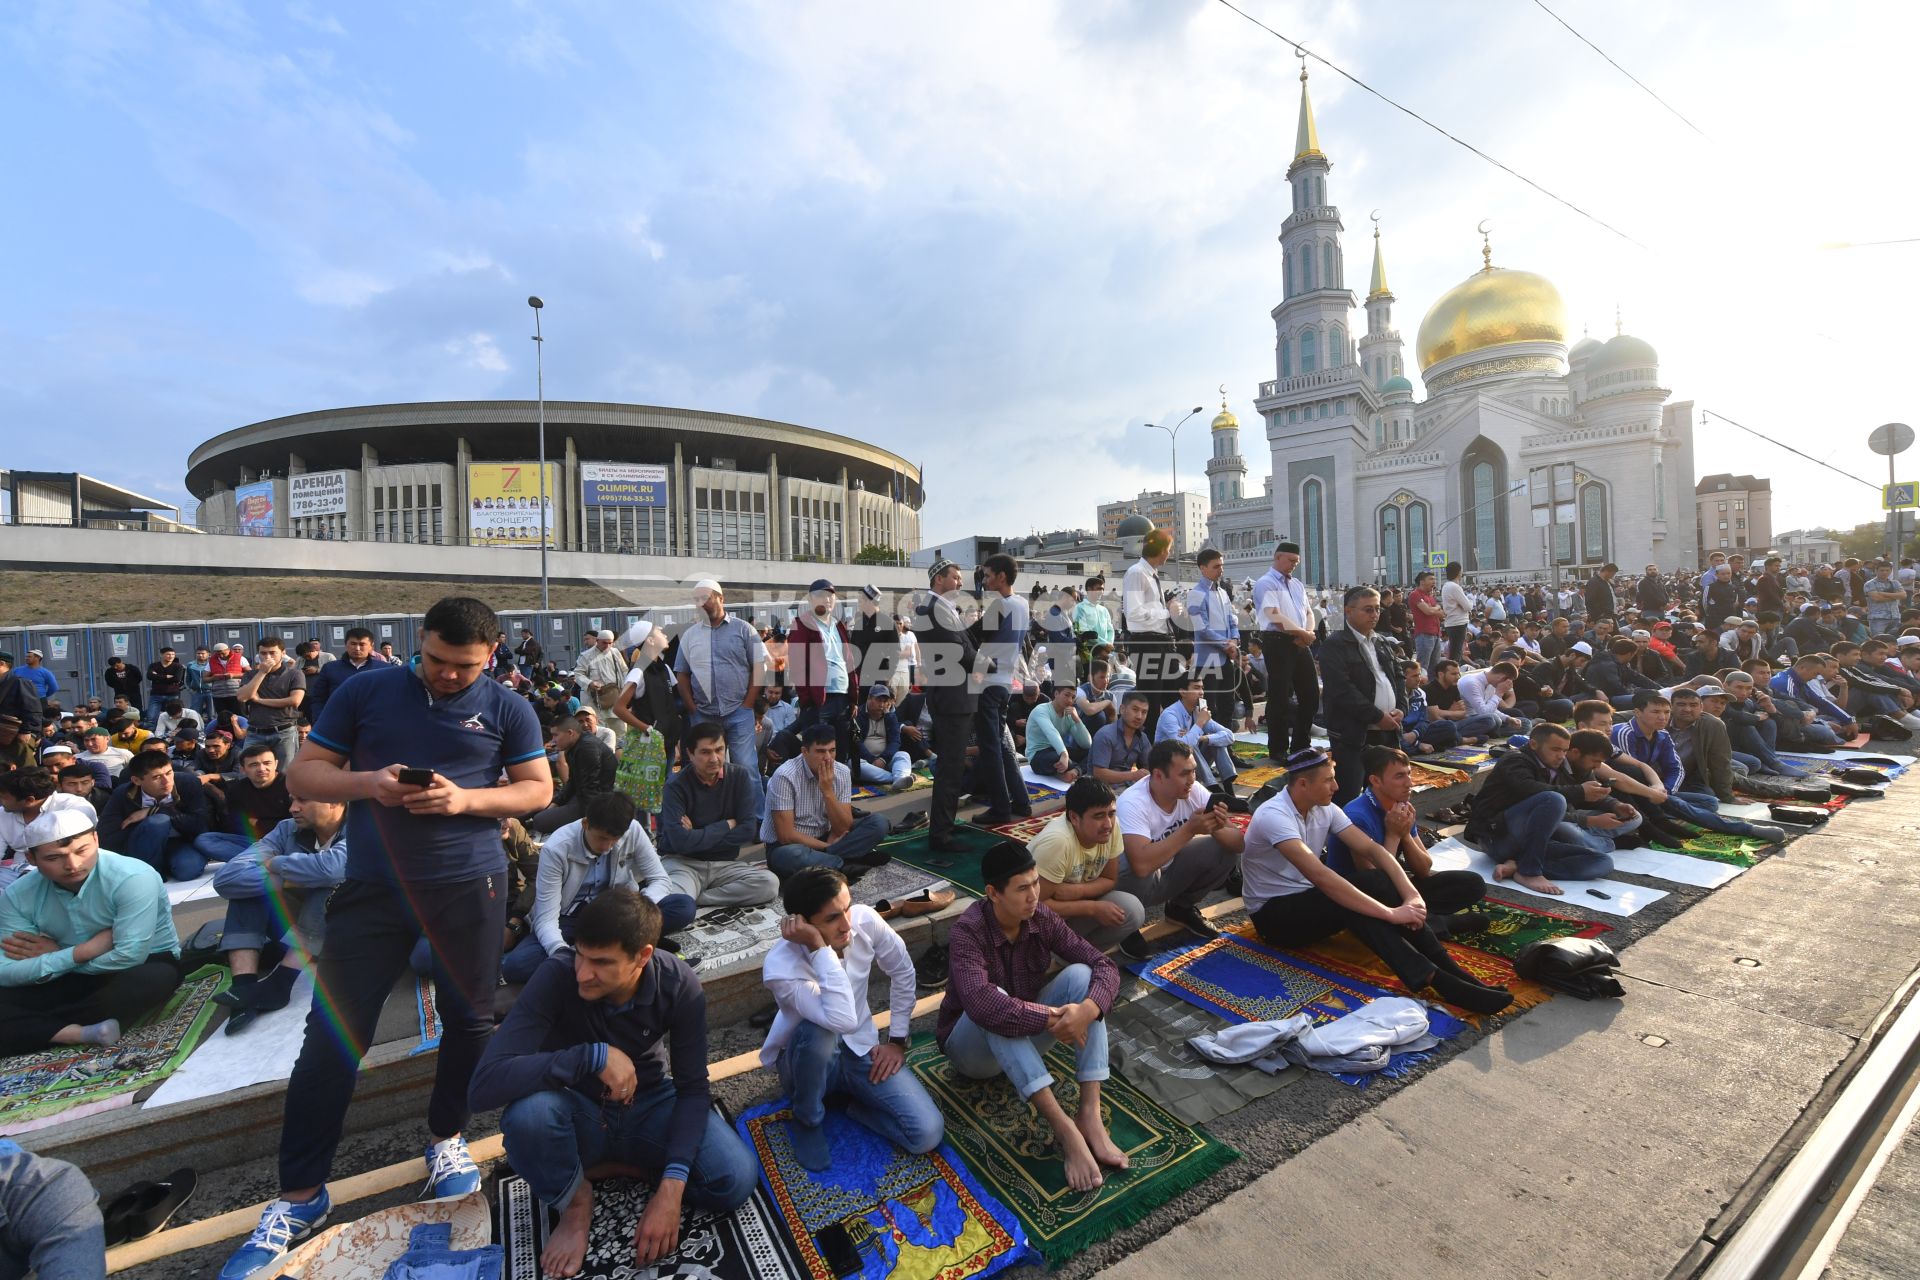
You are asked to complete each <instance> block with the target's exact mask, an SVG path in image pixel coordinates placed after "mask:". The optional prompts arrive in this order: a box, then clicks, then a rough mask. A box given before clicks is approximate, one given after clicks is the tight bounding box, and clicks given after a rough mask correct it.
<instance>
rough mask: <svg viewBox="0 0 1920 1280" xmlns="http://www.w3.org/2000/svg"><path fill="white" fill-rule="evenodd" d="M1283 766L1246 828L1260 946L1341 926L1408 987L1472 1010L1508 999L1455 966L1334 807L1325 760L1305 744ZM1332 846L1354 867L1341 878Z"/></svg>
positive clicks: (1404, 885) (1402, 881)
mask: <svg viewBox="0 0 1920 1280" xmlns="http://www.w3.org/2000/svg"><path fill="white" fill-rule="evenodd" d="M1286 768H1287V787H1286V790H1284V791H1282V792H1281V793H1280V794H1279V795H1276V796H1275V797H1273V799H1271V800H1269V801H1267V803H1265V804H1263V805H1261V806H1260V807H1259V808H1258V809H1256V810H1255V811H1254V814H1253V822H1252V825H1250V826H1249V827H1248V828H1247V853H1246V858H1245V860H1244V861H1245V865H1244V875H1245V879H1246V887H1245V889H1244V896H1245V898H1246V902H1247V907H1248V910H1249V911H1250V912H1251V913H1252V919H1253V927H1254V928H1255V929H1256V930H1258V931H1259V934H1260V939H1261V941H1263V942H1265V943H1267V944H1268V945H1270V946H1275V947H1297V946H1303V945H1306V944H1308V943H1313V942H1318V941H1319V940H1320V939H1322V938H1326V937H1330V936H1331V935H1333V934H1336V933H1338V932H1340V931H1341V930H1342V929H1345V930H1347V931H1349V932H1350V933H1352V934H1353V936H1354V937H1356V938H1358V939H1359V940H1360V941H1361V942H1362V943H1364V944H1366V947H1367V949H1368V950H1370V951H1372V952H1373V953H1374V954H1375V955H1377V956H1379V957H1380V958H1381V959H1382V960H1384V961H1386V963H1387V965H1388V967H1389V968H1391V969H1392V970H1393V972H1394V976H1395V977H1397V978H1399V979H1400V981H1401V983H1402V984H1403V985H1404V986H1405V987H1406V988H1407V990H1409V991H1414V992H1418V991H1420V990H1422V989H1424V988H1427V987H1431V988H1432V989H1433V990H1434V992H1435V993H1436V994H1438V996H1439V997H1440V999H1442V1000H1445V1001H1446V1002H1448V1003H1449V1004H1455V1005H1458V1006H1460V1007H1461V1008H1463V1009H1471V1010H1473V1011H1474V1012H1475V1013H1498V1012H1500V1010H1502V1009H1504V1008H1506V1007H1507V1005H1509V1004H1510V1003H1512V1001H1513V995H1512V994H1511V993H1510V992H1509V991H1508V990H1507V989H1506V988H1505V987H1489V986H1483V985H1482V984H1480V983H1479V982H1477V981H1475V980H1474V979H1473V977H1472V976H1471V975H1469V974H1468V973H1467V972H1466V971H1465V970H1463V969H1461V968H1460V966H1459V965H1458V964H1456V963H1455V962H1454V959H1453V957H1452V956H1450V955H1448V954H1447V949H1446V947H1445V946H1444V945H1443V944H1442V943H1441V941H1440V939H1439V938H1437V937H1435V936H1434V932H1433V930H1432V929H1430V928H1428V927H1427V904H1426V902H1425V900H1423V899H1422V898H1421V897H1420V894H1419V892H1418V891H1417V890H1416V889H1415V888H1414V887H1413V885H1412V883H1411V882H1410V881H1409V880H1408V879H1407V873H1406V871H1405V870H1403V869H1402V868H1401V866H1400V864H1399V863H1398V862H1397V861H1395V860H1394V857H1393V855H1392V854H1390V853H1388V852H1387V851H1386V850H1385V849H1383V848H1381V847H1380V845H1379V844H1377V843H1376V842H1374V841H1373V840H1370V839H1368V838H1367V836H1366V835H1365V834H1364V833H1363V832H1362V831H1361V830H1360V828H1359V827H1357V826H1355V825H1354V824H1353V823H1352V822H1350V821H1348V819H1347V815H1346V814H1344V813H1342V812H1341V811H1340V810H1339V809H1338V808H1336V807H1335V806H1334V803H1333V796H1334V792H1335V791H1336V790H1338V788H1339V784H1338V782H1337V781H1336V780H1335V778H1334V770H1333V759H1332V757H1330V756H1328V755H1327V754H1326V753H1325V752H1323V751H1320V750H1318V749H1316V748H1308V749H1307V750H1305V751H1296V752H1294V753H1293V754H1292V755H1291V756H1288V757H1287V764H1286ZM1336 842H1337V843H1338V844H1339V845H1341V846H1344V847H1345V848H1346V850H1347V851H1348V853H1349V855H1350V857H1351V860H1352V863H1353V870H1352V871H1351V872H1350V873H1349V874H1348V875H1345V876H1343V875H1341V874H1340V873H1339V872H1337V871H1335V870H1334V869H1333V868H1332V867H1331V866H1329V865H1328V862H1327V850H1328V849H1329V848H1331V847H1333V845H1334V844H1335V843H1336Z"/></svg>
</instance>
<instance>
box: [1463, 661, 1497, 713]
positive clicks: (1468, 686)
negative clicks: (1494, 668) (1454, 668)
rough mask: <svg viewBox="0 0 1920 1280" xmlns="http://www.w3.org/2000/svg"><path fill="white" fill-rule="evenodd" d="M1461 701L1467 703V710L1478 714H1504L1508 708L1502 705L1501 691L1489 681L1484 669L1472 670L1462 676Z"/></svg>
mask: <svg viewBox="0 0 1920 1280" xmlns="http://www.w3.org/2000/svg"><path fill="white" fill-rule="evenodd" d="M1460 701H1462V702H1464V703H1466V704H1467V712H1468V714H1470V715H1476V716H1504V715H1506V714H1507V712H1506V708H1504V707H1502V706H1501V705H1500V691H1499V690H1498V689H1495V688H1494V687H1493V686H1492V685H1491V684H1490V683H1488V681H1487V673H1486V672H1484V671H1472V672H1468V673H1467V674H1466V675H1464V676H1461V677H1460Z"/></svg>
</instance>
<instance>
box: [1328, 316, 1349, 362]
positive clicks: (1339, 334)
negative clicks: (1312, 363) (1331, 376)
mask: <svg viewBox="0 0 1920 1280" xmlns="http://www.w3.org/2000/svg"><path fill="white" fill-rule="evenodd" d="M1346 362H1347V331H1346V330H1345V329H1342V328H1341V327H1340V326H1339V325H1337V324H1336V325H1334V326H1333V327H1331V328H1329V329H1328V330H1327V368H1329V369H1338V368H1339V367H1340V366H1341V365H1343V364H1345V363H1346Z"/></svg>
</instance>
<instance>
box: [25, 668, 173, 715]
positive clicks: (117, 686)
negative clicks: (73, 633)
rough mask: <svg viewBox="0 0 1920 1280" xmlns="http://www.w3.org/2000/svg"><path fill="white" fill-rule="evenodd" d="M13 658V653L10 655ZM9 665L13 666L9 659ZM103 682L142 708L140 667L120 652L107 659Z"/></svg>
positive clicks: (129, 702) (129, 703) (101, 676)
mask: <svg viewBox="0 0 1920 1280" xmlns="http://www.w3.org/2000/svg"><path fill="white" fill-rule="evenodd" d="M8 656H9V659H11V656H12V655H8ZM7 665H8V666H12V665H13V664H12V662H11V661H9V662H8V664H7ZM100 680H101V683H103V684H105V685H106V686H107V688H108V689H109V690H110V691H112V692H113V693H114V694H115V695H116V696H118V697H122V698H125V699H126V700H127V705H128V706H129V707H131V708H133V709H134V710H135V711H138V710H139V709H140V669H139V668H138V667H130V666H128V665H127V660H126V659H125V658H123V657H121V656H120V655H119V654H115V655H114V656H113V657H111V658H109V659H107V669H106V670H105V671H103V672H101V673H100Z"/></svg>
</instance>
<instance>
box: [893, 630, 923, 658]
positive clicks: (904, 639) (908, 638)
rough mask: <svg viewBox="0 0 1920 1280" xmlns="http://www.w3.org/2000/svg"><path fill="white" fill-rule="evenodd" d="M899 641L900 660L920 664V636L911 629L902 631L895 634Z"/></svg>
mask: <svg viewBox="0 0 1920 1280" xmlns="http://www.w3.org/2000/svg"><path fill="white" fill-rule="evenodd" d="M894 638H895V639H896V640H898V641H899V642H900V661H901V662H904V663H909V664H912V665H914V666H918V665H919V664H920V637H919V636H916V635H915V634H913V632H911V631H902V632H899V633H897V634H896V635H895V637H894Z"/></svg>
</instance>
